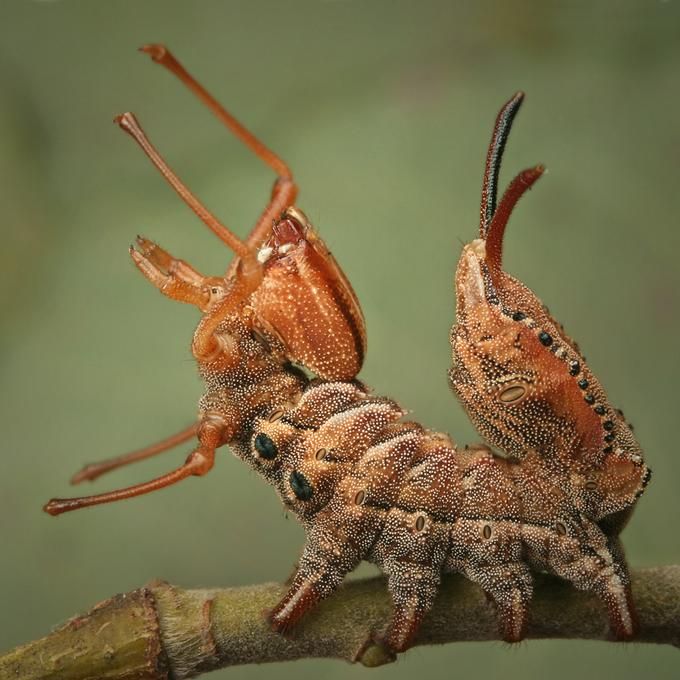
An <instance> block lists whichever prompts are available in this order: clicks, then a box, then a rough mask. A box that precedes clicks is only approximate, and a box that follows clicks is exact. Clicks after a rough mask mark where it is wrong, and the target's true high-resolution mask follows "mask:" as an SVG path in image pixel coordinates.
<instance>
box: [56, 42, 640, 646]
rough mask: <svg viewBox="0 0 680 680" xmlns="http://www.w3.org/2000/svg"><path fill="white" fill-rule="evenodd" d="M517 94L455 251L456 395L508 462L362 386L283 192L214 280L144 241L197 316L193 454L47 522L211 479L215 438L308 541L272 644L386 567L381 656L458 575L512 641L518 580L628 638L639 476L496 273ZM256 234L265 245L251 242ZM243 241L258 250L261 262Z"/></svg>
mask: <svg viewBox="0 0 680 680" xmlns="http://www.w3.org/2000/svg"><path fill="white" fill-rule="evenodd" d="M163 54H167V53H166V52H163ZM172 63H173V64H174V63H175V62H174V61H173V62H172ZM172 68H173V69H174V68H175V66H173V67H172ZM522 97H523V95H522V94H521V93H518V94H517V95H515V97H513V99H511V100H510V102H508V104H506V106H505V107H504V108H503V109H502V110H501V113H500V114H499V117H498V119H497V124H496V129H495V131H494V137H493V138H492V144H491V146H490V147H489V154H488V156H487V171H486V175H485V181H484V188H483V194H482V210H481V214H482V225H481V230H480V236H481V238H480V239H477V240H476V241H473V242H471V243H470V244H468V245H467V246H465V248H464V249H463V253H462V255H461V258H460V262H459V265H458V270H457V273H456V298H457V323H456V325H455V326H454V327H453V329H452V332H451V344H452V349H453V360H454V367H453V369H452V370H451V372H450V378H451V385H452V387H453V389H454V390H455V392H456V393H457V395H458V396H459V398H460V399H461V401H462V403H463V405H464V406H465V408H466V409H467V412H468V413H469V415H470V418H471V419H472V421H473V423H474V424H475V425H476V427H477V428H478V430H479V431H480V433H481V434H482V435H483V436H484V438H485V439H486V440H487V441H488V442H489V443H490V444H491V445H493V446H494V447H496V448H498V449H499V450H500V451H502V452H503V453H504V454H505V455H503V456H501V455H497V454H495V453H493V452H492V451H491V449H489V448H487V447H486V446H484V445H479V446H476V447H472V448H468V447H465V448H463V449H458V448H456V446H455V445H454V443H453V442H452V441H451V440H450V439H449V437H448V436H446V435H443V434H440V433H436V432H432V431H429V430H427V429H425V428H424V427H422V426H421V425H419V424H417V423H414V422H409V421H405V420H404V416H405V411H404V410H403V409H402V408H401V407H400V406H398V405H397V404H396V403H395V402H393V401H392V400H390V399H388V398H384V397H377V396H375V395H373V394H371V392H370V391H369V390H368V389H366V387H364V386H363V385H362V384H361V383H360V382H359V381H358V380H356V375H357V374H358V372H359V370H360V368H361V364H362V361H363V357H364V354H365V348H366V336H365V328H364V322H363V316H362V314H361V309H360V307H359V303H358V301H357V299H356V296H355V294H354V292H353V291H352V288H351V285H350V284H349V282H348V281H347V279H346V278H345V276H344V274H343V273H342V270H341V269H340V268H339V267H338V265H337V264H336V263H335V261H334V260H333V258H332V256H331V255H330V253H329V252H328V250H327V249H326V247H325V245H324V244H323V242H322V241H321V239H319V237H318V236H317V235H316V233H315V232H314V230H313V228H312V227H311V225H310V224H309V223H308V221H307V219H306V218H305V217H304V214H303V213H301V212H300V211H299V210H297V209H296V208H295V207H294V206H292V205H291V203H292V200H293V199H290V201H289V202H288V199H287V198H286V197H290V196H292V195H294V193H295V192H294V191H293V193H291V194H284V193H279V194H277V186H279V185H278V184H277V185H275V188H274V192H273V195H274V199H273V201H272V204H271V205H270V207H269V208H268V210H270V212H271V211H273V210H274V209H278V207H277V206H279V204H281V205H284V204H285V205H284V209H283V212H282V213H279V214H278V216H277V217H276V218H275V219H274V222H273V225H272V226H271V227H269V225H268V224H267V223H266V220H264V221H263V222H261V224H259V226H257V227H256V229H255V230H254V232H253V234H254V235H251V237H249V240H248V242H247V247H248V249H249V250H248V252H247V255H248V257H247V258H246V259H245V260H243V259H241V260H239V261H237V262H236V263H235V264H234V265H233V266H232V267H230V269H229V270H228V272H227V276H226V277H224V278H223V279H222V278H217V277H203V276H202V275H200V274H199V273H198V272H196V271H195V270H193V269H192V268H191V267H189V266H188V265H187V264H186V263H184V262H183V261H181V260H176V259H174V258H172V256H170V254H169V253H167V252H165V251H163V250H162V249H161V248H159V247H158V246H156V245H155V244H153V243H152V242H149V241H147V240H146V239H138V245H139V247H140V249H141V250H140V251H139V252H137V251H131V255H132V256H133V260H134V261H135V263H136V265H137V266H138V267H139V268H140V270H141V271H142V273H143V274H144V275H145V276H146V277H147V278H148V279H149V280H150V281H151V282H152V283H153V284H154V285H155V286H156V287H158V288H159V290H160V291H161V292H162V293H164V294H165V295H167V296H168V297H171V298H173V299H178V300H182V301H184V302H190V303H191V304H195V305H196V306H198V307H199V308H200V309H201V310H202V312H203V317H202V320H201V322H200V323H199V326H198V328H197V330H196V332H195V334H194V340H193V344H192V349H193V352H194V356H195V358H196V360H197V363H198V367H199V371H200V374H201V376H202V377H203V379H204V381H205V384H206V392H205V394H204V396H203V397H202V399H201V401H200V409H199V411H200V412H199V422H198V424H197V426H196V430H195V431H196V435H197V439H198V447H197V448H196V449H195V450H194V452H193V453H192V454H191V455H190V456H189V458H188V459H187V463H186V464H185V466H183V467H182V468H180V469H179V470H177V471H175V472H172V473H169V474H168V475H166V476H164V477H163V478H159V480H156V481H155V482H151V483H147V484H142V485H138V486H136V487H130V488H129V489H127V490H121V491H120V492H112V493H109V494H101V495H99V496H96V497H86V498H84V499H70V500H69V499H53V500H52V501H50V503H48V504H47V506H46V510H47V511H48V512H50V513H51V514H58V513H60V512H64V511H68V510H72V509H76V508H78V507H86V506H88V505H93V504H96V503H100V502H110V501H113V500H119V499H120V498H127V497H131V496H133V495H139V494H140V493H147V492H149V491H151V490H155V489H157V488H162V486H167V484H168V483H174V482H176V481H178V480H179V479H183V478H185V477H186V476H187V475H189V474H196V475H201V474H205V473H206V472H207V471H209V470H210V468H211V467H212V463H213V460H214V455H215V450H216V449H217V448H218V447H220V446H222V445H229V446H230V447H231V448H232V450H233V451H234V453H235V454H236V455H237V456H238V457H239V458H241V459H242V460H243V461H245V462H246V463H247V464H248V465H250V466H251V467H252V468H253V469H254V470H256V471H257V472H258V473H259V474H260V475H262V476H263V477H264V478H265V479H266V480H267V481H268V482H269V483H270V484H272V485H273V486H274V487H275V489H276V490H277V492H278V494H279V496H280V497H281V500H282V502H283V504H284V505H285V506H286V507H287V508H288V509H289V510H290V511H291V512H292V513H294V514H295V515H296V516H297V517H298V518H299V520H300V521H301V522H302V524H303V526H304V527H305V530H306V532H307V541H306V544H305V547H304V550H303V552H302V556H301V558H300V562H299V565H298V567H297V569H296V572H295V574H294V575H293V577H292V579H291V581H290V588H289V590H288V592H287V594H286V595H285V597H284V598H283V600H282V601H281V602H280V603H279V604H278V605H277V607H276V608H275V609H274V610H273V611H272V612H271V613H270V614H269V618H270V621H271V624H272V626H273V627H274V628H275V629H276V630H278V631H281V632H286V631H288V630H290V629H291V628H292V627H293V626H294V625H295V624H296V623H297V622H298V621H299V620H300V619H301V618H302V616H304V614H305V613H306V612H307V611H309V610H310V609H311V608H313V607H314V606H315V604H316V603H317V602H319V601H320V600H321V599H323V598H324V597H326V596H328V595H329V594H330V593H331V592H333V590H334V589H336V588H337V587H338V586H339V584H340V583H341V582H342V580H343V578H344V577H345V575H346V574H347V573H348V572H350V571H352V570H353V569H354V568H355V567H356V566H357V565H358V564H359V563H360V562H361V561H362V560H368V561H370V562H373V563H375V564H377V565H378V566H379V567H380V568H381V569H382V570H383V571H384V573H385V574H386V576H387V580H388V587H389V590H390V593H391V595H392V599H393V602H394V612H393V616H392V619H391V621H390V622H389V624H387V626H386V629H385V630H382V631H376V636H375V640H374V641H375V642H378V643H380V644H382V645H383V646H384V647H385V648H387V649H388V650H389V651H392V652H398V651H402V650H404V649H406V648H407V647H408V646H409V645H410V644H411V642H412V640H413V638H414V636H415V635H416V633H417V630H418V626H419V624H420V622H421V620H422V618H423V617H424V616H425V614H426V613H427V611H428V609H429V608H430V606H431V605H432V603H433V600H434V598H435V596H436V593H437V589H438V586H439V582H440V578H441V575H442V573H445V572H460V573H463V574H465V575H466V576H467V577H468V578H469V579H471V580H472V581H474V582H475V583H478V584H479V585H480V586H481V587H482V588H483V589H484V591H485V592H486V593H487V594H488V596H489V598H490V600H491V601H492V602H493V603H494V604H495V605H496V607H497V609H498V613H499V623H500V633H501V635H502V637H503V639H505V640H507V641H518V640H521V639H522V636H523V633H524V630H525V626H526V623H527V616H528V608H529V603H530V600H531V593H532V578H531V571H530V570H531V569H545V570H549V571H552V572H554V573H555V574H557V575H559V576H561V577H563V578H564V579H566V580H568V581H570V582H571V583H573V584H574V585H575V586H576V587H577V588H580V589H583V590H590V591H593V592H595V593H597V594H598V595H599V597H600V598H601V599H602V601H603V602H604V604H605V605H606V607H607V610H608V612H609V618H610V625H611V630H612V633H613V635H614V636H615V637H616V638H619V639H629V638H630V637H632V636H633V635H634V632H635V614H634V610H633V604H632V599H631V592H630V579H629V576H628V570H627V567H626V563H625V558H624V555H623V550H622V547H621V544H620V541H619V538H618V535H619V533H620V531H621V529H622V528H623V526H624V525H625V522H626V520H627V519H628V517H629V516H630V513H631V511H632V509H633V506H634V503H635V501H636V499H637V498H638V497H639V495H640V494H641V493H642V491H643V489H644V487H645V485H646V483H647V481H648V479H649V469H648V468H647V467H646V466H645V464H644V462H643V460H642V453H641V450H640V447H639V445H638V444H637V442H636V440H635V438H634V436H633V434H632V431H631V428H630V427H629V425H628V424H627V423H626V421H625V420H624V418H623V415H622V414H621V413H620V412H618V411H616V410H615V409H613V408H612V407H611V405H610V404H609V402H608V400H607V397H606V395H605V393H604V391H603V389H602V387H601V386H600V384H599V382H598V381H597V380H596V378H595V377H594V376H593V375H592V373H591V372H590V370H589V369H588V367H587V366H586V365H585V361H584V359H583V357H582V356H581V355H580V353H579V350H578V348H577V347H576V345H575V344H574V343H573V341H571V340H570V339H569V338H568V337H567V336H566V334H565V333H564V331H563V329H562V328H561V326H560V325H559V324H558V323H557V322H556V321H555V320H554V319H553V318H552V317H551V316H550V314H549V313H548V312H547V310H546V309H545V308H544V307H543V305H542V304H541V302H540V300H539V299H538V298H537V297H536V296H535V295H534V294H533V293H532V292H531V291H530V290H529V289H528V288H526V287H525V286H524V285H523V284H521V283H520V282H519V281H517V280H516V279H514V278H512V277H511V276H509V275H507V274H506V273H505V272H503V271H502V269H501V251H502V249H501V246H502V236H503V230H504V228H505V223H506V222H507V218H508V216H509V214H510V212H511V210H512V207H513V206H514V204H515V203H516V201H517V200H518V198H519V196H521V194H522V193H523V192H524V191H525V190H526V189H527V188H528V187H529V186H530V185H531V184H532V183H533V182H534V181H535V180H536V179H537V178H538V177H539V176H540V174H541V172H542V168H541V167H540V166H538V167H537V168H534V169H532V170H529V171H525V172H524V173H522V174H520V175H519V176H518V177H517V178H516V179H515V180H514V181H513V183H511V185H510V187H509V189H508V191H507V192H506V195H505V196H504V197H503V199H502V201H501V203H500V204H499V206H498V208H497V209H496V184H497V178H498V171H499V167H500V159H501V157H502V153H503V148H504V145H505V141H506V138H507V133H508V131H509V126H510V124H511V122H512V119H513V118H514V115H515V113H516V111H517V109H518V107H519V104H520V103H521V100H522ZM139 134H141V133H139ZM240 134H241V136H242V137H243V136H244V135H245V133H243V132H242V133H240ZM260 153H261V154H262V153H264V152H262V151H261V150H260ZM267 153H269V152H267ZM265 156H266V154H265ZM269 157H271V154H270V153H269ZM277 167H278V166H277ZM165 174H166V175H167V172H166V173H165ZM281 186H283V185H281ZM277 196H278V198H277ZM279 199H280V200H279ZM277 201H279V202H278V203H277ZM268 215H269V213H265V216H268ZM262 225H264V226H263V227H262V229H261V228H260V227H261V226H262ZM265 228H266V229H269V231H268V232H267V233H266V238H265V239H263V240H261V241H260V242H259V244H254V243H252V241H254V240H255V239H256V238H259V235H260V234H261V233H265V232H264V231H263V230H264V229H265ZM245 247H246V246H244V248H245ZM252 247H259V250H257V255H256V256H255V251H254V250H252ZM487 251H488V252H487ZM292 362H297V363H299V364H301V365H303V366H304V367H306V368H307V369H308V370H309V371H312V372H314V373H315V374H316V376H317V377H316V378H311V377H309V375H308V373H307V372H305V371H304V370H302V369H301V368H298V367H296V366H295V365H294V364H293V363H292ZM116 465H118V463H116ZM107 469H109V468H107Z"/></svg>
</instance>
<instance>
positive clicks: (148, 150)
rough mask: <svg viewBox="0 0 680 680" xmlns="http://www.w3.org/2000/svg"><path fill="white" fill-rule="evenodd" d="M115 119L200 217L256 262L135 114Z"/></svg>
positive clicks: (253, 254) (242, 253)
mask: <svg viewBox="0 0 680 680" xmlns="http://www.w3.org/2000/svg"><path fill="white" fill-rule="evenodd" d="M114 120H115V122H116V123H118V125H119V126H120V127H121V129H123V130H124V131H125V132H127V133H128V134H129V135H130V136H131V137H132V138H133V139H134V140H135V141H136V142H137V144H139V146H140V147H141V148H142V150H143V151H144V153H145V154H146V155H147V156H148V158H149V160H150V161H151V162H152V163H153V164H154V165H155V166H156V168H157V169H158V171H159V172H160V173H161V174H162V175H163V177H164V178H165V180H166V181H167V182H168V184H169V185H170V186H171V187H172V188H173V189H174V190H175V191H176V192H177V194H178V195H179V197H180V198H181V199H182V200H183V201H184V202H185V203H186V204H187V205H188V206H189V208H191V210H193V211H194V213H195V214H196V215H197V216H198V218H199V219H200V220H201V221H202V222H203V223H204V224H205V225H206V226H207V227H208V228H209V229H210V230H211V231H212V232H213V233H214V234H215V235H216V236H217V237H218V238H219V239H220V240H221V241H222V242H223V243H224V244H226V245H227V246H228V247H229V248H231V249H232V250H233V251H234V252H235V253H236V254H237V255H238V256H239V257H241V258H244V259H246V260H254V261H255V262H256V260H255V252H254V250H253V249H251V248H249V247H248V246H247V245H246V244H245V243H243V241H241V240H240V239H239V238H238V237H237V236H236V235H235V234H234V233H233V232H232V231H230V230H229V229H228V228H227V227H225V226H224V225H223V224H222V223H221V222H220V221H219V220H218V219H217V218H216V217H215V216H214V215H213V214H212V213H211V212H210V211H209V210H208V209H207V208H206V207H205V206H204V205H203V204H202V203H201V202H200V201H199V200H198V199H197V198H196V196H194V194H192V193H191V191H190V190H189V189H188V188H187V186H186V185H185V184H184V183H183V182H182V180H180V179H179V177H177V175H176V174H175V173H174V172H173V171H172V170H171V169H170V166H169V165H168V164H167V163H166V162H165V160H164V159H163V157H162V156H161V155H160V154H159V153H158V151H157V150H156V148H155V147H154V146H153V144H151V142H150V141H149V138H148V137H147V136H146V134H145V133H144V130H142V127H141V126H140V124H139V121H138V120H137V119H136V118H135V116H134V115H133V114H132V113H123V114H122V115H120V116H116V118H115V119H114Z"/></svg>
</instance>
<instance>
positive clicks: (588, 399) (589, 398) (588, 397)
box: [583, 394, 595, 406]
mask: <svg viewBox="0 0 680 680" xmlns="http://www.w3.org/2000/svg"><path fill="white" fill-rule="evenodd" d="M583 401H585V402H586V404H590V405H591V406H592V405H593V404H594V403H595V397H594V396H593V395H592V394H586V396H585V397H583Z"/></svg>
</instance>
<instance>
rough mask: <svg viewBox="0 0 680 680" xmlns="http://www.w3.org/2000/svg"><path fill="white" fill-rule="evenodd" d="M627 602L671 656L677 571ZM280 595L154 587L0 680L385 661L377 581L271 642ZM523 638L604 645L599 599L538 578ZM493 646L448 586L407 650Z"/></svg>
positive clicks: (643, 635)
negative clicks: (269, 618)
mask: <svg viewBox="0 0 680 680" xmlns="http://www.w3.org/2000/svg"><path fill="white" fill-rule="evenodd" d="M633 592H634V596H635V601H636V604H637V608H638V616H639V619H640V632H639V635H638V638H637V641H638V642H646V643H657V644H669V645H674V646H676V647H680V565H676V566H669V567H657V568H654V569H644V570H641V571H638V572H636V573H635V574H634V575H633ZM282 595H283V586H281V585H278V584H264V585H259V586H252V587H247V588H225V589H222V590H182V589H180V588H176V587H174V586H171V585H169V584H167V583H163V582H157V583H152V584H150V585H149V586H146V587H144V588H140V589H138V590H135V591H132V592H131V593H126V594H124V595H117V596H115V597H113V598H111V599H110V600H106V601H105V602H102V603H100V604H99V605H97V606H96V607H94V609H92V610H91V611H90V612H88V613H86V614H83V615H81V616H77V617H75V618H73V619H71V620H70V621H68V622H67V623H65V624H64V625H63V626H61V627H60V628H59V629H57V630H55V631H54V632H53V633H51V634H50V635H48V636H47V637H44V638H42V639H40V640H36V641H35V642H31V643H29V644H27V645H23V646H21V647H17V648H16V649H14V650H12V651H10V652H8V653H7V654H5V655H4V656H0V680H9V679H10V678H12V679H14V678H21V679H22V680H38V679H40V680H94V679H95V678H96V679H97V680H161V679H162V680H165V679H171V678H172V679H174V680H179V679H181V678H192V677H196V676H198V675H201V674H202V673H205V672H207V671H211V670H215V669H217V668H223V667H225V666H235V665H239V664H248V663H264V662H268V661H292V660H294V659H301V658H311V657H326V658H337V659H345V660H347V661H358V662H361V663H363V664H364V665H367V666H375V665H380V664H381V663H386V662H387V661H389V660H390V659H389V658H388V657H387V656H386V655H385V654H384V653H383V652H382V650H381V649H380V648H378V647H375V646H371V645H368V646H367V645H366V641H367V640H368V639H370V636H371V633H373V632H375V631H378V630H380V627H381V626H383V625H384V624H385V623H386V621H387V620H388V617H389V615H390V608H391V607H390V601H389V596H388V593H387V590H386V587H385V581H384V579H382V578H372V579H367V580H363V581H353V582H349V583H347V584H346V585H345V586H344V587H343V588H342V589H341V590H340V591H338V592H337V593H336V594H335V595H334V596H333V597H331V598H329V599H328V600H327V601H326V602H324V603H322V605H321V606H319V607H318V609H317V610H316V611H314V612H313V613H312V614H311V615H310V616H309V617H308V618H307V619H306V620H305V622H304V623H303V624H302V625H301V626H300V628H299V630H297V631H296V634H295V636H294V637H293V638H283V637H281V636H279V635H276V634H275V633H273V632H272V631H271V630H269V628H268V626H267V624H266V622H265V619H264V616H263V612H264V611H266V610H267V609H270V608H271V607H273V606H274V604H276V602H277V601H278V599H279V598H280V597H281V596H282ZM527 637H528V638H582V639H589V640H607V639H609V636H608V630H607V621H606V616H605V614H604V611H603V609H602V607H601V605H600V603H599V602H598V601H597V599H596V598H595V597H593V596H592V595H591V594H588V593H581V592H577V591H575V590H574V589H573V588H572V587H571V586H569V585H568V584H567V583H565V582H563V581H561V580H559V579H557V578H554V577H551V576H547V575H539V576H537V578H536V590H535V598H534V603H533V606H532V610H531V623H530V626H529V630H528V634H527ZM496 639H498V633H497V628H496V616H495V612H494V611H493V608H492V607H491V606H490V605H489V604H488V602H487V601H486V599H485V597H484V595H483V594H482V592H481V591H480V590H479V588H477V587H476V586H474V585H473V584H472V583H470V582H469V581H467V580H466V579H464V578H462V577H460V576H448V577H446V578H445V579H444V581H443V585H442V590H441V593H440V596H439V598H438V599H437V603H436V605H435V607H434V608H433V610H432V612H431V614H430V615H429V616H428V618H427V619H426V621H425V623H424V624H423V627H422V630H421V633H420V635H419V637H418V639H417V641H416V644H418V645H429V644H442V643H446V642H456V641H464V640H496Z"/></svg>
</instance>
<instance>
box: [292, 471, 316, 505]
mask: <svg viewBox="0 0 680 680" xmlns="http://www.w3.org/2000/svg"><path fill="white" fill-rule="evenodd" d="M288 482H289V483H290V488H291V489H293V493H294V494H295V495H296V496H297V498H298V500H301V501H308V500H309V499H310V498H311V497H312V494H313V493H314V492H313V490H312V487H311V485H310V483H309V482H308V481H307V477H305V476H304V475H303V474H302V473H301V472H297V471H295V470H293V472H291V473H290V478H289V480H288Z"/></svg>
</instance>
